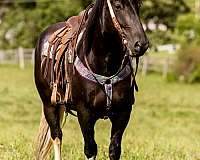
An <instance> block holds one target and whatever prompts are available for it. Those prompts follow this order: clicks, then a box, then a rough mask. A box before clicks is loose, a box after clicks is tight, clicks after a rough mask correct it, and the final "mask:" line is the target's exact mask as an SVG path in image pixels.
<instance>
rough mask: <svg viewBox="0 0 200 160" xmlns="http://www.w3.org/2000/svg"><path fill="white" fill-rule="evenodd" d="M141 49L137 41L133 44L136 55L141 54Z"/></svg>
mask: <svg viewBox="0 0 200 160" xmlns="http://www.w3.org/2000/svg"><path fill="white" fill-rule="evenodd" d="M141 48H142V46H141V45H140V42H139V41H137V42H136V43H135V46H134V49H135V52H136V53H140V52H141Z"/></svg>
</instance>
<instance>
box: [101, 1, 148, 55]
mask: <svg viewBox="0 0 200 160" xmlns="http://www.w3.org/2000/svg"><path fill="white" fill-rule="evenodd" d="M103 1H104V2H103V3H104V4H103V10H102V16H101V18H100V22H101V26H102V33H103V34H105V33H117V34H118V35H119V36H120V37H121V39H123V40H124V41H123V43H125V44H126V46H127V47H128V48H129V50H130V51H131V52H130V54H131V56H135V57H139V56H142V55H144V53H145V52H146V50H147V49H148V47H149V41H148V39H147V37H146V34H145V32H144V29H143V26H142V23H141V21H140V18H139V9H140V0H103Z"/></svg>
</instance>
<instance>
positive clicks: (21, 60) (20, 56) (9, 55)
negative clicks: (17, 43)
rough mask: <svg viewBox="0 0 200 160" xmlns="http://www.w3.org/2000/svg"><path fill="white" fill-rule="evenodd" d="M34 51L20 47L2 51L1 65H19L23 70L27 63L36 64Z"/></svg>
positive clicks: (0, 56) (0, 52)
mask: <svg viewBox="0 0 200 160" xmlns="http://www.w3.org/2000/svg"><path fill="white" fill-rule="evenodd" d="M34 52H35V50H34V49H26V48H22V47H19V48H18V49H9V50H0V64H7V63H13V64H19V67H20V68H21V69H24V68H25V64H26V63H31V64H33V63H34Z"/></svg>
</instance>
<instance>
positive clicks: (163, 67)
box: [0, 47, 174, 78]
mask: <svg viewBox="0 0 200 160" xmlns="http://www.w3.org/2000/svg"><path fill="white" fill-rule="evenodd" d="M34 52H35V50H34V49H26V48H21V47H20V48H18V49H12V50H0V64H8V63H11V64H12V63H14V64H18V65H19V67H20V68H21V69H24V68H25V67H26V65H27V64H32V65H33V64H34ZM173 63H174V59H172V58H165V57H164V58H160V57H151V56H144V57H142V58H141V60H140V66H139V70H140V71H141V74H142V75H143V76H145V75H147V73H148V72H149V71H155V72H160V73H161V74H162V76H163V77H164V78H165V77H166V76H167V74H168V72H169V71H170V70H171V68H172V66H173Z"/></svg>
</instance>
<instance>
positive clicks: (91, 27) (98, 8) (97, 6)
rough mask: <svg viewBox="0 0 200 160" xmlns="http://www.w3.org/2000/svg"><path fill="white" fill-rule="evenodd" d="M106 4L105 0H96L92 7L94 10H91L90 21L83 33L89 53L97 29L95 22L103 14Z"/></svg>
mask: <svg viewBox="0 0 200 160" xmlns="http://www.w3.org/2000/svg"><path fill="white" fill-rule="evenodd" d="M103 5H104V0H96V2H95V3H94V6H93V8H92V11H91V12H90V15H89V17H88V22H87V25H86V30H85V33H84V35H83V39H84V40H86V41H85V43H84V51H85V53H86V54H87V53H88V52H89V51H90V49H91V46H92V36H91V35H92V34H94V31H95V24H96V23H97V20H98V17H99V16H100V15H101V12H102V8H103Z"/></svg>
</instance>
